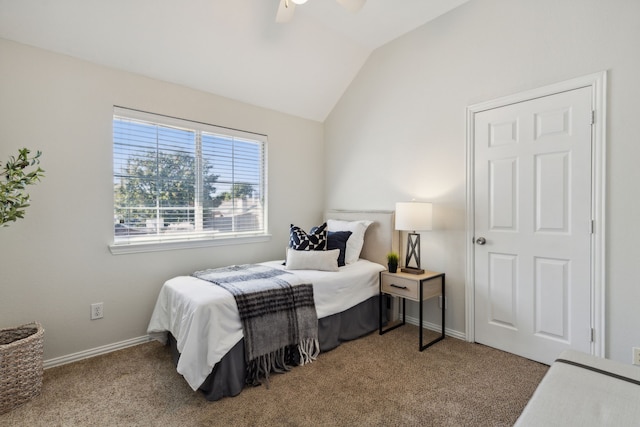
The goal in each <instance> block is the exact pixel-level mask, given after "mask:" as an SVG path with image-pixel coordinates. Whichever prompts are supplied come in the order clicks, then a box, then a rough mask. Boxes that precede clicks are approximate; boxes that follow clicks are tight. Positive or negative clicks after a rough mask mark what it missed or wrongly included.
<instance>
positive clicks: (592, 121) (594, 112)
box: [591, 110, 596, 124]
mask: <svg viewBox="0 0 640 427" xmlns="http://www.w3.org/2000/svg"><path fill="white" fill-rule="evenodd" d="M595 122H596V110H591V124H594V123H595Z"/></svg>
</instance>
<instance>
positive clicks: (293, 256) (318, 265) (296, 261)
mask: <svg viewBox="0 0 640 427" xmlns="http://www.w3.org/2000/svg"><path fill="white" fill-rule="evenodd" d="M338 255H340V249H332V250H330V251H297V250H295V249H292V248H287V263H286V265H285V268H286V269H287V270H321V271H338Z"/></svg>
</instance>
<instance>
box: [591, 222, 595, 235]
mask: <svg viewBox="0 0 640 427" xmlns="http://www.w3.org/2000/svg"><path fill="white" fill-rule="evenodd" d="M595 232H596V220H595V219H592V220H591V234H593V233H595Z"/></svg>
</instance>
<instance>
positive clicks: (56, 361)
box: [44, 335, 151, 369]
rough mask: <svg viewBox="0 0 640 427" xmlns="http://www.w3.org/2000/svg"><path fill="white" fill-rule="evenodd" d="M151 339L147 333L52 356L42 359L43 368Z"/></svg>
mask: <svg viewBox="0 0 640 427" xmlns="http://www.w3.org/2000/svg"><path fill="white" fill-rule="evenodd" d="M150 340H151V339H150V338H149V335H144V336H141V337H138V338H131V339H128V340H124V341H120V342H116V343H113V344H107V345H103V346H101V347H96V348H90V349H89V350H83V351H79V352H78V353H73V354H68V355H66V356H60V357H54V358H53V359H48V360H45V361H44V369H49V368H53V367H55V366H61V365H66V364H67V363H73V362H77V361H79V360H83V359H88V358H90V357H95V356H100V355H102V354H107V353H111V352H112V351H117V350H122V349H123V348H127V347H133V346H134V345H139V344H144V343H146V342H149V341H150Z"/></svg>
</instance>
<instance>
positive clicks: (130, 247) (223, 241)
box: [109, 234, 271, 255]
mask: <svg viewBox="0 0 640 427" xmlns="http://www.w3.org/2000/svg"><path fill="white" fill-rule="evenodd" d="M270 239H271V235H270V234H261V235H259V236H236V237H224V238H220V237H219V238H216V239H211V238H202V239H184V240H173V241H165V242H140V243H125V244H115V243H114V244H111V245H109V250H110V251H111V254H112V255H124V254H136V253H144V252H161V251H173V250H178V249H196V248H206V247H211V246H229V245H241V244H248V243H260V242H267V241H269V240H270Z"/></svg>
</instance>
